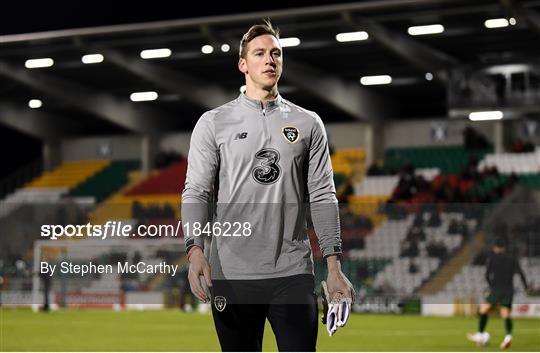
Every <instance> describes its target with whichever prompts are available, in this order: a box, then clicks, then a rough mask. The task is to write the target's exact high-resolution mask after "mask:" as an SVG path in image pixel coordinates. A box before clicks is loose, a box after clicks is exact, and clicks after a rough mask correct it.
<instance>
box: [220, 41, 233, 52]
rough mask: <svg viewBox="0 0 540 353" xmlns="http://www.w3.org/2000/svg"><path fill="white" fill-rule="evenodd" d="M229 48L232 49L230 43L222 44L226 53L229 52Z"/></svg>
mask: <svg viewBox="0 0 540 353" xmlns="http://www.w3.org/2000/svg"><path fill="white" fill-rule="evenodd" d="M229 50H231V46H230V45H229V44H226V43H225V44H221V51H222V52H224V53H226V52H228V51H229Z"/></svg>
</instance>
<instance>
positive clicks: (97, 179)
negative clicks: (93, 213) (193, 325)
mask: <svg viewBox="0 0 540 353" xmlns="http://www.w3.org/2000/svg"><path fill="white" fill-rule="evenodd" d="M139 164H140V163H139V162H138V161H114V162H112V163H111V164H109V165H108V166H107V167H105V168H104V169H102V170H101V171H99V172H98V173H96V174H94V175H93V176H91V177H90V178H88V179H86V180H85V181H84V182H82V183H80V184H79V185H78V186H77V187H75V188H73V189H72V190H71V191H70V192H69V194H68V195H69V196H73V197H94V198H95V200H96V202H101V201H102V200H103V199H104V198H106V197H107V196H109V195H110V194H111V193H113V192H115V191H116V190H118V189H119V188H120V187H122V186H123V185H125V184H126V183H127V181H128V172H129V171H131V170H133V169H136V168H139Z"/></svg>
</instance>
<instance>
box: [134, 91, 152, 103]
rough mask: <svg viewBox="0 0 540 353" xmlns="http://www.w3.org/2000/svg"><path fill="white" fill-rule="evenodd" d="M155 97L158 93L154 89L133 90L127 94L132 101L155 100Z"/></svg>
mask: <svg viewBox="0 0 540 353" xmlns="http://www.w3.org/2000/svg"><path fill="white" fill-rule="evenodd" d="M157 98H158V94H157V92H154V91H148V92H134V93H132V94H131V95H130V96H129V99H131V101H132V102H145V101H155V100H156V99H157Z"/></svg>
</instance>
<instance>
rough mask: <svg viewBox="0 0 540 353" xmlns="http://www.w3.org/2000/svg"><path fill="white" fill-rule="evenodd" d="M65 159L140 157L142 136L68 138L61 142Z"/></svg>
mask: <svg viewBox="0 0 540 353" xmlns="http://www.w3.org/2000/svg"><path fill="white" fill-rule="evenodd" d="M61 154H62V160H63V161H71V160H92V159H112V160H126V159H140V156H141V138H140V137H137V136H105V137H101V136H100V137H83V138H76V139H66V140H63V141H62V144H61Z"/></svg>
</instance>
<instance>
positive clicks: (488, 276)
mask: <svg viewBox="0 0 540 353" xmlns="http://www.w3.org/2000/svg"><path fill="white" fill-rule="evenodd" d="M492 273H493V268H492V261H491V258H489V259H488V260H487V263H486V281H487V283H488V285H489V286H490V287H493V284H494V283H493V278H492V276H493V274H492Z"/></svg>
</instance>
